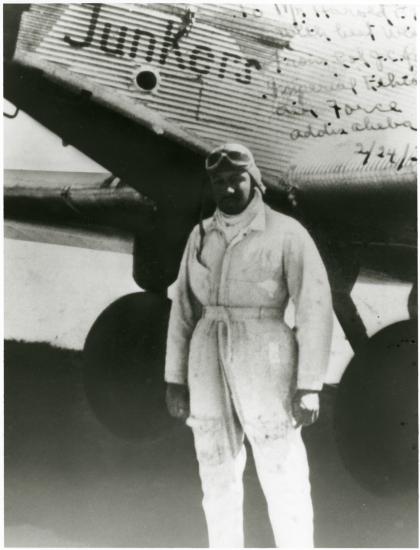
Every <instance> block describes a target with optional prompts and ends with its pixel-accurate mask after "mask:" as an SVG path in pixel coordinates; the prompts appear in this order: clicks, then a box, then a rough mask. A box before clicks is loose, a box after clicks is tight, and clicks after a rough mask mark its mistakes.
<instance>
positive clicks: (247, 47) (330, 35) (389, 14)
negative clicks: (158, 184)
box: [15, 4, 416, 181]
mask: <svg viewBox="0 0 420 550" xmlns="http://www.w3.org/2000/svg"><path fill="white" fill-rule="evenodd" d="M414 17H415V11H414V7H407V8H404V7H402V6H388V7H386V8H382V7H380V6H369V5H367V6H365V7H357V8H356V7H354V8H352V7H350V6H341V7H338V6H337V7H331V8H328V11H326V9H324V8H321V7H320V8H317V7H315V6H310V7H306V8H305V7H298V6H286V5H274V4H273V5H272V6H268V5H264V6H262V7H261V8H256V7H255V6H253V7H250V6H246V5H239V4H237V5H223V6H222V5H210V4H197V5H192V4H145V5H142V4H118V5H111V4H105V5H100V4H96V5H93V4H69V5H62V4H61V5H60V4H58V5H57V4H44V5H33V6H31V9H30V11H29V12H27V13H25V14H24V15H23V18H22V24H21V29H20V33H19V40H18V45H17V51H16V56H15V57H16V59H17V60H24V61H25V63H27V64H30V65H33V66H34V67H39V68H41V69H42V70H44V71H45V72H46V73H47V74H51V75H52V76H54V77H55V78H57V75H58V74H59V76H60V80H62V81H67V82H68V83H70V82H71V83H72V85H75V86H76V87H79V88H80V87H84V88H86V89H88V90H92V86H95V88H94V89H95V93H94V96H95V97H94V99H97V100H100V98H102V99H103V101H104V102H105V103H108V104H109V105H110V106H111V107H112V108H115V109H119V110H120V111H124V113H125V114H126V115H128V114H129V113H130V111H131V113H132V116H133V117H135V118H136V119H138V120H140V121H143V123H144V124H146V125H148V126H150V127H151V129H152V130H154V131H157V132H159V131H162V132H164V133H165V134H166V135H167V136H168V137H170V138H175V139H180V140H181V141H182V142H183V143H184V144H187V145H188V144H189V146H190V147H192V148H195V149H196V150H197V149H198V150H199V151H200V152H202V153H203V152H205V151H207V150H208V149H209V148H210V147H211V146H212V144H215V143H217V142H220V141H223V140H228V139H229V140H238V141H241V142H243V143H245V144H246V145H248V146H250V147H251V148H252V150H253V151H254V152H255V156H256V159H257V162H258V164H259V165H260V166H261V168H262V172H263V175H264V176H265V178H268V179H270V180H271V179H273V178H274V179H277V178H279V177H286V176H287V174H288V172H289V171H293V173H294V177H295V179H296V178H297V177H298V175H299V173H300V174H301V175H300V177H301V179H305V177H306V175H308V174H314V173H318V174H323V173H325V172H328V173H337V172H348V174H349V177H350V178H351V179H354V178H355V179H356V180H357V178H358V176H359V174H360V173H362V172H363V173H364V172H366V176H364V177H363V180H364V181H365V180H366V179H367V180H369V178H370V176H372V177H373V179H374V178H375V176H374V174H375V173H376V172H377V171H378V170H379V171H380V173H381V175H384V174H386V173H387V176H386V178H387V179H392V180H399V179H400V175H401V174H403V173H406V172H408V173H410V174H411V175H412V177H411V178H410V179H411V180H413V179H414V177H415V157H416V147H415V144H416V137H415V136H416V133H415V131H414V130H413V128H414V126H415V120H416V86H415V70H416V67H415V65H416V63H415V25H416V22H415V20H414ZM28 54H29V55H28ZM148 67H150V68H151V69H153V71H154V72H155V74H157V75H158V76H159V85H158V86H157V87H156V88H155V89H154V90H152V91H150V90H149V91H145V90H142V89H141V87H139V85H138V83H137V82H136V76H137V75H138V72H139V71H144V70H147V68H148ZM379 81H381V82H382V84H380V83H379V84H378V82H379ZM145 107H146V108H147V109H150V111H146V110H145V109H144V108H145ZM337 108H338V109H337ZM152 113H154V114H152ZM156 120H158V122H156ZM375 125H376V126H375ZM380 125H382V126H384V128H385V129H372V126H373V127H375V128H377V127H379V126H380ZM366 127H368V128H371V129H366ZM296 166H298V168H296ZM403 179H404V180H405V179H406V175H404V176H403Z"/></svg>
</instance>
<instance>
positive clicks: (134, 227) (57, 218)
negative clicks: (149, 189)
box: [4, 170, 155, 254]
mask: <svg viewBox="0 0 420 550" xmlns="http://www.w3.org/2000/svg"><path fill="white" fill-rule="evenodd" d="M154 211H155V205H154V204H153V202H152V201H150V200H148V199H147V198H146V197H143V196H142V195H140V193H139V192H138V191H136V190H134V189H133V188H132V187H128V186H126V185H123V184H122V183H121V181H120V180H119V179H118V178H115V177H113V176H112V175H110V174H104V173H102V174H94V173H74V172H45V171H31V170H5V172H4V215H5V223H4V235H5V238H9V239H18V240H25V241H36V242H44V243H50V244H60V245H67V246H74V247H82V248H91V249H97V250H109V251H115V252H124V253H130V254H131V253H132V250H133V235H134V234H136V233H139V232H141V231H144V230H145V227H146V226H147V224H150V222H151V219H152V217H153V213H154Z"/></svg>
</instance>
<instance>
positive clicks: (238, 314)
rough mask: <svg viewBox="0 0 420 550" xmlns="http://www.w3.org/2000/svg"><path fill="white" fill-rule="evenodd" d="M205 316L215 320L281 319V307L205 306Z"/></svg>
mask: <svg viewBox="0 0 420 550" xmlns="http://www.w3.org/2000/svg"><path fill="white" fill-rule="evenodd" d="M203 318H205V319H212V320H214V321H228V320H232V321H242V320H244V319H281V320H283V310H282V308H280V307H240V306H205V307H204V310H203Z"/></svg>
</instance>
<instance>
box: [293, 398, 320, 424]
mask: <svg viewBox="0 0 420 550" xmlns="http://www.w3.org/2000/svg"><path fill="white" fill-rule="evenodd" d="M292 413H293V418H294V419H295V422H296V425H295V427H296V428H298V427H299V426H310V425H311V424H313V423H314V422H316V420H317V419H318V416H319V394H318V392H317V391H313V390H296V393H295V395H294V397H293V401H292Z"/></svg>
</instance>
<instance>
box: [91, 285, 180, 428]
mask: <svg viewBox="0 0 420 550" xmlns="http://www.w3.org/2000/svg"><path fill="white" fill-rule="evenodd" d="M169 310H170V300H169V299H168V298H166V297H165V296H162V295H159V294H153V293H151V292H138V293H133V294H129V295H127V296H123V297H122V298H119V299H118V300H116V301H115V302H114V303H112V304H111V305H110V306H109V307H107V308H106V309H105V310H104V311H103V312H102V313H101V315H100V316H99V317H98V319H97V320H96V321H95V323H94V324H93V326H92V328H91V330H90V332H89V334H88V336H87V339H86V343H85V347H84V362H85V371H84V372H85V378H84V382H85V388H86V395H87V398H88V401H89V403H90V405H91V407H92V409H93V411H94V413H95V414H96V416H97V418H98V419H99V420H100V421H101V422H102V423H103V424H104V425H105V426H106V427H108V428H109V429H110V430H111V431H112V432H113V433H114V434H116V435H118V436H121V437H126V438H134V437H145V436H154V435H157V434H158V433H159V432H161V431H162V430H164V429H165V428H168V427H169V426H170V425H171V422H172V421H171V419H170V417H169V414H168V413H167V411H166V407H165V399H164V380H163V365H164V358H165V343H166V332H167V324H168V316H169Z"/></svg>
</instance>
